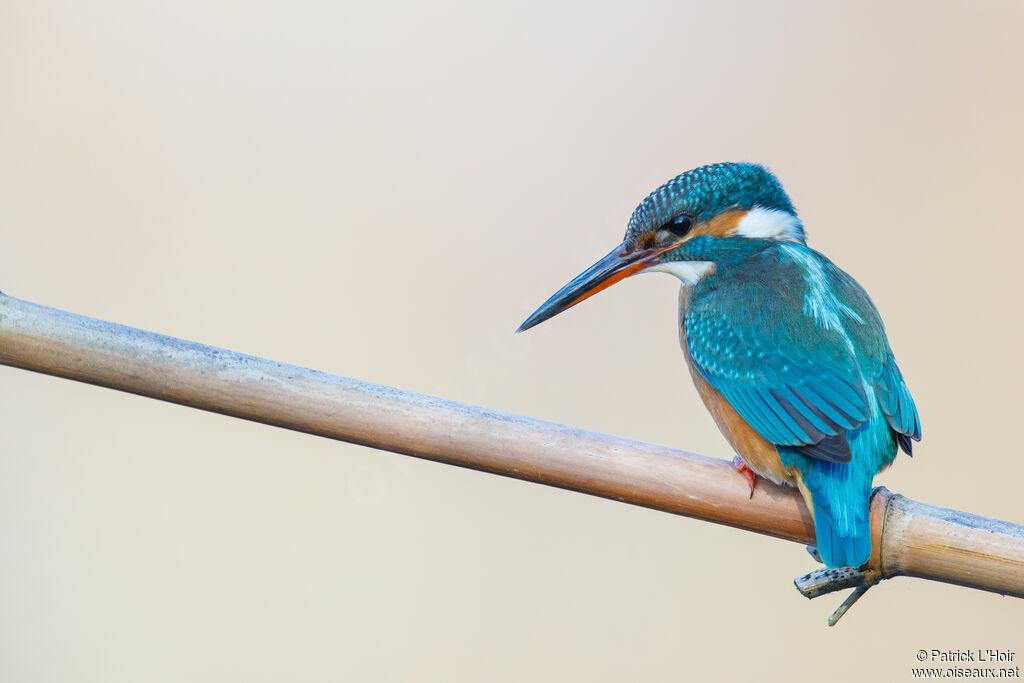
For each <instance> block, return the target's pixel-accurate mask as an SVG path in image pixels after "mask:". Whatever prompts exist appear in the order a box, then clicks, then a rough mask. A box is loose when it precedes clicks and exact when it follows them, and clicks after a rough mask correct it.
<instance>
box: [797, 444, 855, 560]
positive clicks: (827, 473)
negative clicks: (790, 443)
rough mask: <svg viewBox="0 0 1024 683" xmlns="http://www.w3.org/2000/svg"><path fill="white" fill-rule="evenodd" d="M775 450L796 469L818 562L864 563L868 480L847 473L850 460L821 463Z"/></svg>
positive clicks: (849, 471)
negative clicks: (810, 514) (811, 514)
mask: <svg viewBox="0 0 1024 683" xmlns="http://www.w3.org/2000/svg"><path fill="white" fill-rule="evenodd" d="M779 452H780V455H782V456H783V458H782V460H783V462H784V463H786V464H787V465H796V466H797V469H798V470H799V472H800V475H801V476H800V478H799V483H800V489H801V492H802V493H803V494H804V500H805V501H807V503H808V507H810V508H811V509H812V510H813V511H814V535H815V537H816V538H817V544H818V553H819V554H820V555H821V559H822V561H823V562H824V563H825V564H826V565H827V566H829V567H859V566H860V565H862V564H864V563H865V562H867V561H868V558H869V557H870V556H871V521H870V518H869V506H870V498H871V479H870V478H866V481H865V478H863V477H860V476H857V474H859V473H857V472H851V468H850V463H833V462H825V461H822V460H816V459H813V458H808V457H806V456H803V455H799V454H797V453H795V452H794V451H790V453H785V454H784V449H783V448H780V449H779ZM787 456H788V457H787ZM794 456H795V457H794ZM787 460H788V461H789V462H787Z"/></svg>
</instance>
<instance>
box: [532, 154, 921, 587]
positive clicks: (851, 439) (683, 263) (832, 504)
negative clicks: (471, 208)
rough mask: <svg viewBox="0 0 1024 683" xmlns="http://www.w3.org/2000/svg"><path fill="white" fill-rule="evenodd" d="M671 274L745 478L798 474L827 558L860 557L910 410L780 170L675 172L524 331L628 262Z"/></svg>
mask: <svg viewBox="0 0 1024 683" xmlns="http://www.w3.org/2000/svg"><path fill="white" fill-rule="evenodd" d="M647 272H661V273H669V274H671V275H674V276H675V277H677V278H678V279H679V280H680V282H681V283H682V287H681V288H680V293H679V339H680V345H681V347H682V350H683V355H684V357H685V358H686V364H687V366H688V367H689V371H690V375H691V377H692V378H693V382H694V384H695V385H696V388H697V392H698V393H699V394H700V397H701V399H702V401H703V403H704V405H705V407H706V408H707V409H708V411H709V412H710V413H711V416H712V417H713V418H714V420H715V422H716V423H717V425H718V427H719V429H720V430H721V432H722V434H723V435H724V436H725V438H726V440H727V441H728V442H729V444H730V446H731V447H732V449H733V450H734V451H735V453H736V454H737V458H735V459H734V461H733V462H734V465H735V466H736V469H737V470H739V472H740V473H741V474H743V475H744V477H746V481H747V482H748V484H749V486H750V494H751V495H753V492H754V485H755V481H756V479H755V475H760V476H761V477H764V478H765V479H768V480H770V481H773V482H775V483H776V484H784V485H789V486H795V487H797V488H798V489H799V490H800V493H801V495H802V496H803V499H804V502H805V503H806V505H807V508H808V510H810V512H811V515H812V517H813V519H814V532H815V536H816V542H817V552H818V555H819V556H820V558H821V560H822V561H823V562H824V563H825V564H826V565H827V566H829V567H843V566H849V567H860V566H861V565H863V564H864V563H866V562H867V561H868V558H869V556H870V554H871V528H870V522H869V516H868V512H869V499H870V496H871V484H872V480H873V479H874V476H875V475H876V474H877V473H878V472H880V471H881V470H883V469H885V468H886V467H888V466H889V465H890V464H891V463H892V461H893V460H894V458H895V457H896V452H897V448H901V449H902V450H903V451H905V452H906V453H907V455H911V454H912V441H919V440H920V439H921V421H920V418H919V417H918V413H917V408H916V407H915V405H914V400H913V398H912V397H911V395H910V391H909V390H908V388H907V384H906V382H905V381H904V379H903V375H902V374H901V373H900V369H899V366H898V365H897V364H896V359H895V357H894V356H893V352H892V349H891V348H890V347H889V341H888V338H887V337H886V333H885V327H884V325H883V324H882V319H881V317H880V316H879V313H878V311H877V309H876V308H875V306H874V304H873V303H872V302H871V299H870V298H869V297H868V294H867V292H865V291H864V289H863V288H862V287H861V286H860V285H859V284H858V283H857V281H856V280H854V279H853V278H852V277H851V276H850V275H848V274H847V273H845V272H844V271H843V270H841V269H840V268H838V267H837V266H836V265H835V264H834V263H832V261H830V260H829V259H828V258H826V257H825V256H824V255H823V254H821V253H820V252H817V251H815V250H814V249H812V248H810V247H808V246H807V240H806V236H805V233H804V227H803V223H802V222H801V221H800V219H799V218H798V217H797V212H796V209H795V208H794V207H793V204H792V202H791V201H790V199H789V197H788V196H787V195H786V192H785V191H784V190H783V188H782V185H781V183H780V182H779V181H778V179H777V178H776V177H775V176H774V175H773V174H772V173H771V172H770V171H769V170H768V169H767V168H765V167H764V166H761V165H759V164H753V163H718V164H710V165H706V166H701V167H699V168H695V169H692V170H690V171H686V172H685V173H682V174H680V175H678V176H676V177H675V178H673V179H672V180H669V181H668V182H667V183H665V184H664V185H662V186H661V187H659V188H658V189H656V190H654V191H653V192H651V193H650V194H649V195H648V196H647V197H646V198H645V199H644V200H643V201H642V202H640V205H639V206H637V207H636V210H635V211H633V214H632V216H631V217H630V219H629V223H628V226H627V228H626V235H625V238H624V239H623V241H622V243H621V244H620V245H619V246H617V247H615V248H614V249H612V251H611V252H609V253H608V254H607V255H606V256H605V257H604V258H602V259H600V260H599V261H598V262H597V263H595V264H594V265H592V266H591V267H590V268H588V269H587V270H585V271H584V272H583V273H581V274H580V275H578V276H577V277H576V278H574V279H573V280H572V281H570V282H569V283H568V284H567V285H565V286H564V287H562V288H561V289H560V290H558V291H557V292H556V293H555V294H554V295H553V296H552V297H551V298H550V299H548V300H547V301H546V302H545V303H544V304H543V305H542V306H541V307H540V308H538V309H537V310H536V311H535V312H534V313H533V314H532V315H531V316H530V317H529V318H527V319H526V321H525V322H524V323H523V324H522V325H521V326H520V327H519V329H518V330H517V332H522V331H524V330H527V329H529V328H531V327H533V326H534V325H537V324H539V323H542V322H544V321H545V320H548V319H549V318H551V317H553V316H555V315H557V314H558V313H561V312H562V311H564V310H566V309H568V308H570V307H572V306H575V305H576V304H578V303H580V302H581V301H583V300H584V299H586V298H588V297H590V296H591V295H593V294H596V293H597V292H599V291H601V290H603V289H605V288H607V287H610V286H611V285H613V284H615V283H616V282H619V281H620V280H623V279H625V278H627V277H629V276H630V275H635V274H637V273H647Z"/></svg>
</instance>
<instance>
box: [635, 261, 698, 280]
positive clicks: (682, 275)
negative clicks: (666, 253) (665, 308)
mask: <svg viewBox="0 0 1024 683" xmlns="http://www.w3.org/2000/svg"><path fill="white" fill-rule="evenodd" d="M714 268H715V264H714V263H713V262H711V261H668V262H666V263H658V264H655V265H653V266H650V267H649V268H644V272H645V273H670V274H672V275H675V276H676V277H677V278H679V281H680V282H682V283H683V284H684V285H693V284H696V283H697V281H698V280H700V279H701V278H702V277H704V276H705V275H707V274H708V273H710V272H711V271H712V270H714Z"/></svg>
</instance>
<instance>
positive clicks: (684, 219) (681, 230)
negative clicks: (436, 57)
mask: <svg viewBox="0 0 1024 683" xmlns="http://www.w3.org/2000/svg"><path fill="white" fill-rule="evenodd" d="M692 227H693V219H692V218H690V217H689V216H677V217H676V218H673V219H672V220H671V221H669V222H668V223H666V224H665V229H666V230H668V231H669V232H671V233H672V234H673V235H675V236H676V237H682V236H683V235H685V234H686V233H688V232H690V228H692Z"/></svg>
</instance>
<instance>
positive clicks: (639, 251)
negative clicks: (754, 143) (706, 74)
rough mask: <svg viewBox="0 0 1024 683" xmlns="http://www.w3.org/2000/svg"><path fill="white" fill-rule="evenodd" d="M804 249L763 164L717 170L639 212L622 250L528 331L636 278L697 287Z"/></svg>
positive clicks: (679, 180) (561, 296)
mask: <svg viewBox="0 0 1024 683" xmlns="http://www.w3.org/2000/svg"><path fill="white" fill-rule="evenodd" d="M777 241H785V242H798V243H803V242H804V231H803V226H802V225H801V223H800V219H798V218H797V216H796V210H795V209H794V208H793V205H792V203H790V201H789V197H787V196H786V193H785V191H783V189H782V185H781V184H780V183H779V181H778V180H777V179H776V178H775V176H774V175H772V174H771V173H770V172H769V171H768V169H766V168H765V167H764V166H760V165H758V164H747V163H723V164H709V165H707V166H701V167H699V168H695V169H693V170H690V171H687V172H685V173H682V174H680V175H678V176H676V177H675V178H673V179H672V180H670V181H668V182H667V183H665V184H664V185H662V186H661V187H659V188H658V189H657V190H655V191H654V192H652V193H650V194H649V195H647V198H646V199H644V200H643V201H642V202H640V205H639V206H638V207H636V210H634V211H633V215H632V216H631V217H630V219H629V226H628V227H627V228H626V236H625V238H624V239H623V240H622V244H620V245H619V246H617V247H615V248H614V249H613V250H612V251H611V252H609V253H608V255H607V256H605V257H604V258H602V259H601V260H600V261H598V262H597V263H595V264H594V265H592V266H591V267H590V268H587V269H586V270H585V271H583V272H582V273H580V274H579V275H577V276H576V277H575V278H574V279H573V280H572V281H571V282H569V284H567V285H566V286H564V287H562V288H561V289H560V290H558V291H557V292H555V294H554V296H552V297H551V298H550V299H548V300H547V301H546V302H545V303H544V304H543V305H542V306H541V307H540V308H538V309H537V310H536V311H534V313H533V315H531V316H530V317H529V318H527V319H526V321H525V322H524V323H523V324H522V325H520V326H519V329H518V330H516V331H517V332H522V331H524V330H528V329H530V328H531V327H533V326H534V325H538V324H540V323H542V322H544V321H545V320H547V319H549V318H552V317H554V316H556V315H558V314H559V313H561V312H562V311H564V310H566V309H567V308H571V307H572V306H575V305H576V304H578V303H579V302H581V301H583V300H584V299H586V298H588V297H590V296H592V295H593V294H596V293H597V292H600V291H601V290H602V289H606V288H607V287H610V286H611V285H613V284H615V283H616V282H618V281H620V280H623V279H625V278H627V277H629V276H630V275H634V274H636V273H642V272H650V271H660V272H667V273H671V274H673V275H675V276H676V277H678V278H679V279H680V280H681V281H682V282H683V283H686V284H693V283H694V282H696V281H697V280H699V279H700V278H701V277H703V276H704V275H706V274H707V273H710V272H713V271H714V269H715V266H716V264H720V263H723V262H728V261H730V260H736V259H739V258H742V257H743V256H745V255H748V254H750V253H752V252H754V251H759V250H761V249H764V248H765V247H767V246H769V245H770V244H772V243H773V242H777Z"/></svg>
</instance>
